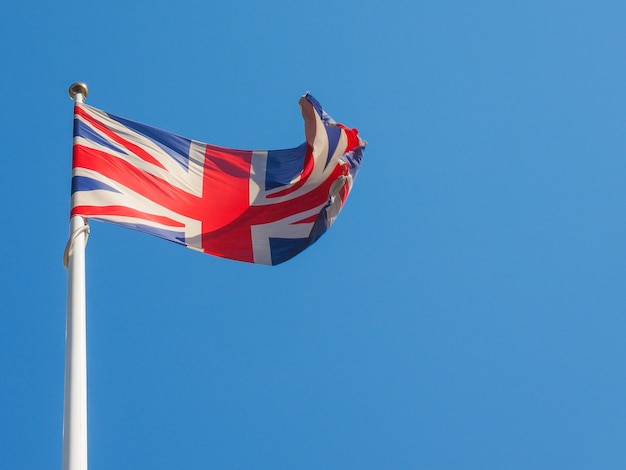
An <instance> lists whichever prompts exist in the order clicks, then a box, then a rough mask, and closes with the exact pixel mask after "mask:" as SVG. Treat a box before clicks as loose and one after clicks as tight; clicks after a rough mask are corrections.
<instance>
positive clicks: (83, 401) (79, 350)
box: [63, 83, 89, 470]
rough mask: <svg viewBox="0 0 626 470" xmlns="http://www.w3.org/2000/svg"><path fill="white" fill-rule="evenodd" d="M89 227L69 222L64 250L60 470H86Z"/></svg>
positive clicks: (77, 92) (75, 88) (79, 86)
mask: <svg viewBox="0 0 626 470" xmlns="http://www.w3.org/2000/svg"><path fill="white" fill-rule="evenodd" d="M69 93H70V97H71V98H72V99H73V100H74V102H75V103H82V102H83V100H84V99H85V98H86V97H87V86H86V85H85V84H84V83H74V84H73V85H72V86H71V87H70V89H69ZM88 232H89V225H88V224H87V220H86V219H85V218H83V217H81V216H74V217H72V219H71V220H70V238H69V241H68V242H67V246H66V248H65V260H64V261H65V265H66V267H67V317H66V330H65V397H64V412H63V470H87V332H86V322H85V318H86V301H85V245H86V243H87V235H88Z"/></svg>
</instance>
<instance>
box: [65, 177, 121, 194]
mask: <svg viewBox="0 0 626 470" xmlns="http://www.w3.org/2000/svg"><path fill="white" fill-rule="evenodd" d="M97 189H101V190H105V191H112V192H114V193H119V191H118V190H117V189H115V188H112V187H111V186H109V185H108V184H105V183H103V182H102V181H99V180H96V179H93V178H89V177H87V176H74V177H73V178H72V194H74V193H75V192H76V191H94V190H97Z"/></svg>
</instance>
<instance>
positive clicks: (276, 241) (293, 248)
mask: <svg viewBox="0 0 626 470" xmlns="http://www.w3.org/2000/svg"><path fill="white" fill-rule="evenodd" d="M269 241H270V251H271V252H272V265H274V266H275V265H277V264H280V263H283V262H285V261H287V260H288V259H291V258H293V257H294V256H296V255H297V254H298V253H300V252H301V251H303V250H304V249H305V248H306V247H307V246H309V244H310V243H309V239H308V238H270V239H269Z"/></svg>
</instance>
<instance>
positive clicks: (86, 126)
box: [71, 94, 365, 265]
mask: <svg viewBox="0 0 626 470" xmlns="http://www.w3.org/2000/svg"><path fill="white" fill-rule="evenodd" d="M300 109H301V111H302V116H303V118H304V124H305V126H304V127H305V136H306V142H305V143H303V144H302V145H300V146H299V147H296V148H292V149H286V150H269V151H268V150H263V151H250V150H234V149H228V148H223V147H218V146H214V145H210V144H205V143H201V142H197V141H195V140H190V139H186V138H184V137H180V136H177V135H174V134H170V133H168V132H165V131H162V130H159V129H156V128H153V127H150V126H147V125H144V124H140V123H137V122H133V121H129V120H127V119H124V118H120V117H118V116H114V115H112V114H108V113H106V112H104V111H101V110H98V109H96V108H93V107H91V106H88V105H86V104H83V103H77V104H76V106H75V109H74V146H73V158H72V208H71V215H72V216H74V215H80V216H83V217H87V218H90V219H94V220H101V221H105V222H110V223H114V224H117V225H121V226H124V227H128V228H132V229H135V230H139V231H141V232H146V233H150V234H152V235H156V236H159V237H161V238H164V239H166V240H170V241H173V242H176V243H179V244H182V245H186V246H188V247H189V248H192V249H197V250H200V251H203V252H205V253H209V254H212V255H215V256H220V257H223V258H229V259H234V260H239V261H246V262H250V263H261V264H270V265H275V264H279V263H282V262H283V261H286V260H288V259H290V258H292V257H293V256H295V255H297V254H298V253H300V252H301V251H302V250H304V249H305V248H307V247H308V246H310V245H311V244H312V243H314V242H315V241H316V240H317V239H318V238H319V237H320V236H321V235H322V234H323V233H324V232H325V231H326V230H327V229H328V228H329V227H330V226H331V224H332V223H333V221H334V220H335V218H336V217H337V214H338V213H339V211H340V210H341V208H342V207H343V204H344V202H345V200H346V198H347V197H348V193H349V192H350V189H351V188H352V184H353V182H354V178H355V176H356V173H357V171H358V169H359V165H360V163H361V159H362V157H363V151H364V149H365V142H364V141H362V140H361V139H360V138H359V135H358V131H357V130H356V129H349V128H347V127H346V126H344V125H342V124H339V123H336V122H335V121H334V120H333V119H332V118H331V117H330V116H329V115H328V114H326V113H325V112H324V110H323V109H322V107H321V106H320V104H319V103H318V102H317V101H316V100H315V99H314V98H313V97H312V96H311V95H309V94H306V95H305V96H303V97H302V98H301V99H300Z"/></svg>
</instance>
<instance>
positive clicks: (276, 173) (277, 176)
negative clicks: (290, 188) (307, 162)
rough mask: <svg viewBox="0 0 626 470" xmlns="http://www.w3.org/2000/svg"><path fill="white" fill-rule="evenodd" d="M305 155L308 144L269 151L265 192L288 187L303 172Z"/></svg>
mask: <svg viewBox="0 0 626 470" xmlns="http://www.w3.org/2000/svg"><path fill="white" fill-rule="evenodd" d="M305 155H306V143H304V144H302V145H301V146H300V147H296V148H293V149H286V150H270V151H268V152H267V167H266V173H265V190H266V191H268V190H270V189H274V188H278V187H279V186H285V185H288V184H289V183H290V182H291V180H293V179H294V178H295V177H296V176H298V175H299V174H300V173H301V172H302V168H303V166H304V157H305Z"/></svg>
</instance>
